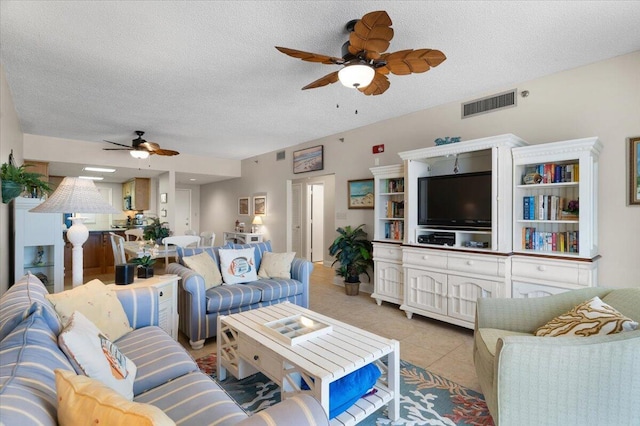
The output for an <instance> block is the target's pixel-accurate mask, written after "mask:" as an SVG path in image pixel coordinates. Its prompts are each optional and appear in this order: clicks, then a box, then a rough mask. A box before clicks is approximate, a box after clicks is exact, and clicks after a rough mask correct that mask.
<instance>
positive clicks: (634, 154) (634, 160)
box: [629, 137, 640, 205]
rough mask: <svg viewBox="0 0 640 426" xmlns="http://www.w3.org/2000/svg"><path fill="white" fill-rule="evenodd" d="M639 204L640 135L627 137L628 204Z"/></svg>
mask: <svg viewBox="0 0 640 426" xmlns="http://www.w3.org/2000/svg"><path fill="white" fill-rule="evenodd" d="M634 204H635V205H640V137H637V138H630V139H629V205H634Z"/></svg>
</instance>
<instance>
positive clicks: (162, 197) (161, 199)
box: [160, 192, 167, 203]
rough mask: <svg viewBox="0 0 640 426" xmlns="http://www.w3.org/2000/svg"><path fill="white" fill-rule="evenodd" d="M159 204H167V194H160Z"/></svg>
mask: <svg viewBox="0 0 640 426" xmlns="http://www.w3.org/2000/svg"><path fill="white" fill-rule="evenodd" d="M160 202H161V203H166V202H167V193H166V192H163V193H162V194H160Z"/></svg>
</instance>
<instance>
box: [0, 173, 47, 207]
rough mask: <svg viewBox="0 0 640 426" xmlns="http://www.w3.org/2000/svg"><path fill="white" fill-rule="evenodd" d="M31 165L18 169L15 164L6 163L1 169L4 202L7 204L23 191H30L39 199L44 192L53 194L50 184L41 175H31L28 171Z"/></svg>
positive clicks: (0, 177)
mask: <svg viewBox="0 0 640 426" xmlns="http://www.w3.org/2000/svg"><path fill="white" fill-rule="evenodd" d="M27 167H29V165H25V164H23V165H22V166H20V167H18V166H16V165H14V164H13V163H4V164H2V167H1V168H0V179H1V180H2V202H3V203H5V204H7V203H8V202H9V201H11V200H13V199H14V198H16V197H17V196H18V195H20V194H21V193H22V192H23V191H29V192H30V193H31V194H33V195H35V197H39V196H41V195H42V193H43V192H46V193H47V194H49V193H51V192H52V189H51V187H50V186H49V183H48V182H45V181H43V180H42V177H43V175H41V174H40V173H31V172H28V171H27V170H26V168H27Z"/></svg>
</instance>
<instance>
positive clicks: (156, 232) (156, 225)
mask: <svg viewBox="0 0 640 426" xmlns="http://www.w3.org/2000/svg"><path fill="white" fill-rule="evenodd" d="M169 234H170V231H169V224H168V223H167V222H160V219H159V218H157V217H154V218H152V219H151V223H150V224H149V225H147V226H145V227H144V234H143V235H144V239H145V240H153V241H155V242H157V243H158V244H161V243H162V239H163V238H164V237H168V236H169Z"/></svg>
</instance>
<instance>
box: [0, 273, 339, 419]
mask: <svg viewBox="0 0 640 426" xmlns="http://www.w3.org/2000/svg"><path fill="white" fill-rule="evenodd" d="M46 293H47V290H46V288H45V286H44V285H43V284H42V283H41V282H40V280H38V278H37V277H35V276H34V275H26V276H25V277H24V278H23V279H21V280H20V281H19V282H17V283H15V284H14V285H13V286H11V287H10V289H9V290H8V291H7V292H6V293H5V294H4V295H2V297H1V298H0V424H3V425H20V426H30V425H57V424H58V423H57V397H56V386H55V374H54V370H55V369H63V370H69V371H74V370H73V367H72V366H71V364H70V363H69V361H68V360H67V357H66V356H65V354H64V353H63V352H62V351H61V350H60V348H59V347H58V344H57V335H58V334H59V332H60V330H61V324H60V321H59V319H58V316H57V315H56V313H55V310H54V309H53V307H52V305H51V304H50V303H49V301H48V300H46V298H45V295H46ZM117 294H118V299H119V300H120V302H121V303H122V305H123V307H124V309H125V312H126V313H127V317H128V319H129V322H130V324H131V326H132V327H133V328H134V330H133V331H131V332H130V333H128V334H126V335H124V336H123V337H121V338H120V339H118V340H117V341H116V342H115V343H116V345H117V346H118V348H119V349H120V350H121V351H122V352H123V353H124V354H125V355H126V356H127V357H129V358H130V359H131V360H132V361H133V362H134V363H135V364H136V366H137V369H138V370H137V374H136V379H135V382H134V387H133V391H134V395H135V396H134V401H135V402H140V403H147V404H152V405H154V406H156V407H159V408H160V409H161V410H163V411H164V412H165V413H166V414H167V415H168V416H169V417H170V418H171V419H172V420H173V421H174V422H176V423H179V424H181V425H197V426H200V425H205V424H216V425H242V426H259V425H269V424H272V423H270V422H275V423H276V424H296V425H309V424H318V425H328V420H327V418H326V414H325V413H324V411H323V409H322V407H321V406H320V404H319V403H318V402H317V401H316V400H315V399H314V398H312V397H310V396H296V397H295V398H291V399H287V400H285V401H284V402H282V403H280V404H277V405H275V406H273V407H270V408H268V409H266V410H264V411H261V412H259V413H257V414H255V415H253V416H251V417H249V416H247V414H246V413H245V412H244V411H243V410H242V409H241V408H240V407H239V406H238V405H237V404H236V403H235V402H234V401H233V400H232V399H231V398H230V397H229V396H228V395H227V393H226V392H225V391H224V390H222V388H220V387H219V386H218V384H217V383H216V382H215V381H214V380H213V379H211V378H210V377H209V376H207V375H205V374H203V373H202V372H200V370H199V369H198V366H197V365H196V363H195V362H194V361H193V358H191V356H190V355H189V354H188V353H187V352H186V351H185V350H184V348H183V347H182V346H180V345H179V344H178V343H177V342H176V341H174V340H173V339H171V337H169V335H167V334H166V333H165V332H164V331H163V330H162V329H160V328H159V327H157V326H156V325H157V324H158V296H157V290H156V289H153V288H137V289H127V288H126V286H119V288H118V292H117ZM86 414H87V416H89V415H90V413H86ZM88 421H89V420H88ZM291 422H293V423H291Z"/></svg>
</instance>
